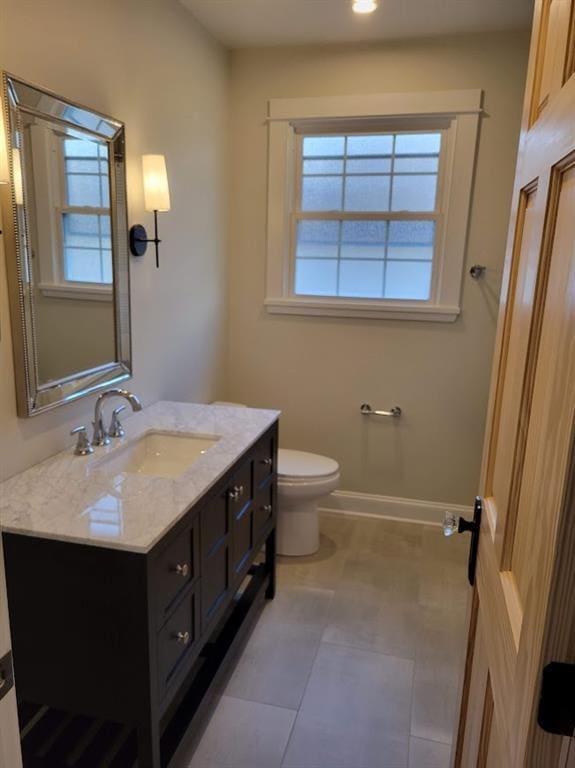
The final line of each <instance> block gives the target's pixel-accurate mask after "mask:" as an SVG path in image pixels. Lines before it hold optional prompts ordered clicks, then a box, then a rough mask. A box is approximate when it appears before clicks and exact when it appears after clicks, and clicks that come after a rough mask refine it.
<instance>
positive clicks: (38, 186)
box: [31, 131, 114, 302]
mask: <svg viewBox="0 0 575 768" xmlns="http://www.w3.org/2000/svg"><path fill="white" fill-rule="evenodd" d="M31 140H32V142H33V143H34V144H33V146H34V152H33V157H34V158H35V159H36V160H38V158H41V159H42V164H41V165H37V167H36V168H35V177H34V183H35V194H36V196H37V198H38V200H43V201H44V202H46V201H48V205H45V204H44V205H39V204H38V203H37V202H36V200H34V205H35V207H36V210H37V211H38V212H42V215H41V216H40V215H38V216H37V219H38V223H37V227H38V242H37V243H36V244H35V251H36V253H37V256H38V265H39V277H40V280H39V283H38V289H39V290H40V292H41V293H42V295H43V296H47V297H49V298H58V299H83V300H90V301H107V302H111V301H113V299H114V285H113V283H90V282H77V281H73V280H66V279H65V277H64V270H65V264H64V247H63V231H62V228H63V217H62V214H63V213H68V212H70V213H75V212H78V213H89V214H96V215H97V214H99V213H109V209H108V208H81V207H79V206H68V205H67V204H66V194H65V189H66V178H65V171H64V159H63V149H62V139H61V138H58V137H56V136H54V135H53V134H50V136H46V135H45V132H44V131H40V132H34V131H32V139H31Z"/></svg>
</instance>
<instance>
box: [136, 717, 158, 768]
mask: <svg viewBox="0 0 575 768" xmlns="http://www.w3.org/2000/svg"><path fill="white" fill-rule="evenodd" d="M137 765H138V768H160V765H161V763H160V734H159V729H158V728H153V727H150V725H149V724H147V723H146V724H140V725H139V726H138V763H137Z"/></svg>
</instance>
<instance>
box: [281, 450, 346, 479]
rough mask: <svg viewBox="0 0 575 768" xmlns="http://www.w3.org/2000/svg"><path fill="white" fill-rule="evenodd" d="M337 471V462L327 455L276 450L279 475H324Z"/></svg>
mask: <svg viewBox="0 0 575 768" xmlns="http://www.w3.org/2000/svg"><path fill="white" fill-rule="evenodd" d="M338 471H339V464H338V463H337V461H334V460H333V459H328V457H327V456H319V455H318V454H317V453H307V452H306V451H291V450H288V449H286V448H280V450H279V451H278V474H279V475H280V477H296V478H297V477H325V476H326V475H333V474H335V473H336V472H338Z"/></svg>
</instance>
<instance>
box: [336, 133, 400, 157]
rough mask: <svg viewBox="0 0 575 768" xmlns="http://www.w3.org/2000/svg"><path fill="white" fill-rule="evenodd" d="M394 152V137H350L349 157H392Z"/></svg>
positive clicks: (348, 139)
mask: <svg viewBox="0 0 575 768" xmlns="http://www.w3.org/2000/svg"><path fill="white" fill-rule="evenodd" d="M392 151H393V135H391V134H383V135H380V136H377V135H376V136H348V138H347V154H348V155H390V154H391V153H392Z"/></svg>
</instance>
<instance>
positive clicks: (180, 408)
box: [0, 402, 280, 552]
mask: <svg viewBox="0 0 575 768" xmlns="http://www.w3.org/2000/svg"><path fill="white" fill-rule="evenodd" d="M279 415H280V413H279V411H267V410H259V409H254V408H237V407H231V406H219V405H195V404H191V403H172V402H158V403H155V404H154V405H151V406H149V407H147V408H145V409H144V410H142V411H140V412H138V413H134V414H133V415H131V416H130V417H129V418H126V420H125V422H124V429H125V431H126V436H125V437H124V438H122V439H120V440H113V441H112V444H111V445H109V446H107V447H103V448H96V450H95V452H94V453H93V454H91V455H90V456H74V454H73V447H72V446H71V447H70V448H69V449H67V450H66V451H62V452H61V453H58V454H56V455H54V456H52V457H50V458H49V459H46V460H45V461H43V462H41V463H40V464H36V465H35V466H33V467H31V468H30V469H27V470H26V471H25V472H22V473H21V474H19V475H15V476H14V477H12V478H10V479H9V480H6V481H5V482H4V483H2V484H0V525H1V526H2V529H3V530H4V531H9V532H13V533H21V534H25V535H29V536H39V537H41V538H47V539H58V540H61V541H72V542H78V543H81V544H91V545H94V546H99V547H110V548H115V549H123V550H128V551H131V552H148V551H149V550H150V549H151V548H152V547H153V546H154V544H155V543H156V542H157V541H159V539H161V538H162V536H163V535H164V534H165V533H166V532H167V531H168V530H169V529H170V528H171V527H172V526H173V525H174V524H175V523H176V522H177V521H178V520H179V519H180V518H181V517H182V516H183V515H184V514H185V512H186V510H187V509H188V508H189V507H190V506H191V505H192V504H194V502H196V501H197V500H198V499H199V498H200V497H201V496H202V495H203V494H204V493H205V492H206V491H207V490H209V489H210V488H211V487H212V486H213V485H214V483H216V482H217V481H218V480H219V478H220V477H222V475H224V474H225V473H226V471H227V470H228V469H229V468H230V467H231V466H232V465H233V463H234V462H235V461H236V459H238V458H239V456H240V455H241V454H242V453H243V452H244V451H246V450H247V449H248V448H249V447H250V446H251V445H253V444H254V443H255V442H256V440H257V439H258V438H259V437H260V436H261V435H262V434H263V433H264V432H265V431H266V430H267V429H268V428H269V427H270V426H271V425H272V424H273V423H274V422H275V421H276V419H278V418H279ZM153 430H161V431H166V432H174V433H187V432H196V433H200V434H204V435H218V436H221V437H220V439H219V440H218V442H217V443H216V444H215V445H214V446H212V447H211V448H210V449H209V450H208V451H207V452H206V453H205V454H204V455H203V456H201V457H200V458H199V459H198V460H197V461H196V462H195V463H194V464H192V465H191V466H190V467H189V468H188V469H187V470H186V471H185V472H184V473H183V474H181V475H180V476H179V477H177V478H167V477H153V476H149V475H140V474H135V473H128V472H118V473H117V474H109V470H105V469H104V467H100V466H99V464H100V463H101V461H102V458H103V457H105V456H109V455H111V454H113V453H114V452H115V451H118V450H119V449H120V448H121V447H122V446H125V445H126V443H127V442H129V441H133V440H134V439H136V438H138V437H140V436H142V435H143V434H145V433H146V432H149V431H153Z"/></svg>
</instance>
